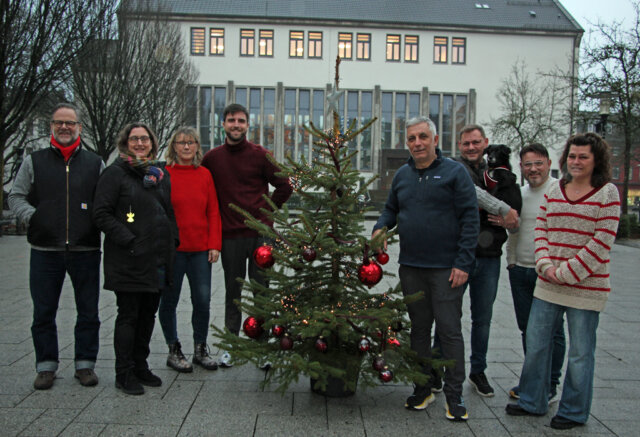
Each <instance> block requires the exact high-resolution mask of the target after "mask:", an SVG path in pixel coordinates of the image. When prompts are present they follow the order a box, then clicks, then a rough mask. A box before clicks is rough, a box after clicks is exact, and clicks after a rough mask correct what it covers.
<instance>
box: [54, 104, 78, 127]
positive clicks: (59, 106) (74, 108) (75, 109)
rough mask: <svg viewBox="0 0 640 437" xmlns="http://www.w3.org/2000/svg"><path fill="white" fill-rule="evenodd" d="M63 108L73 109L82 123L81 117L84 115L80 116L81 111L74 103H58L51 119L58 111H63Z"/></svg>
mask: <svg viewBox="0 0 640 437" xmlns="http://www.w3.org/2000/svg"><path fill="white" fill-rule="evenodd" d="M62 108H67V109H71V110H72V111H73V112H75V113H76V118H77V119H78V121H79V122H82V120H81V117H80V116H81V115H82V114H80V109H78V107H77V106H76V105H74V104H73V103H68V102H62V103H58V104H57V105H56V106H54V107H53V110H52V111H51V117H53V114H55V113H56V111H57V110H58V109H62Z"/></svg>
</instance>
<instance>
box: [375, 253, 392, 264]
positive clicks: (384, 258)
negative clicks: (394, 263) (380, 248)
mask: <svg viewBox="0 0 640 437" xmlns="http://www.w3.org/2000/svg"><path fill="white" fill-rule="evenodd" d="M376 261H378V262H379V263H380V264H382V265H385V264H386V263H388V262H389V255H387V254H386V253H384V252H380V253H378V254H377V255H376Z"/></svg>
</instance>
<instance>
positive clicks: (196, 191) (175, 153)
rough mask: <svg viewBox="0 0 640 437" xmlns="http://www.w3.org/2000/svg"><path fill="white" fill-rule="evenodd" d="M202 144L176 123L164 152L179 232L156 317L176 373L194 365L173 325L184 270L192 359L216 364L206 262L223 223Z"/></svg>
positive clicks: (213, 255)
mask: <svg viewBox="0 0 640 437" xmlns="http://www.w3.org/2000/svg"><path fill="white" fill-rule="evenodd" d="M202 156H203V155H202V147H201V146H200V139H199V136H198V133H197V132H196V130H195V129H193V128H190V127H181V128H179V129H178V130H177V131H176V132H175V134H174V135H173V137H172V138H171V141H170V142H169V148H168V151H167V171H168V172H169V174H170V175H171V202H172V204H173V208H174V211H175V214H176V221H177V223H178V230H179V232H180V246H178V249H177V253H176V259H175V263H174V270H173V285H172V286H171V288H169V289H167V290H166V292H165V293H163V295H162V298H161V299H160V311H159V312H158V317H159V319H160V325H161V326H162V331H163V333H164V338H165V340H166V342H167V345H168V346H169V356H168V357H167V366H169V367H171V368H173V369H175V370H177V371H178V372H191V371H192V370H193V366H192V365H191V363H189V361H187V359H186V358H185V356H184V354H183V353H182V347H181V345H180V341H179V340H178V331H177V328H176V307H177V306H178V301H179V300H180V290H181V288H182V281H183V279H184V276H185V274H186V275H187V279H188V280H189V288H190V289H191V305H192V312H191V326H192V328H193V343H194V353H193V363H194V364H198V365H200V366H202V367H203V368H205V369H207V370H216V369H217V368H218V363H217V362H216V360H215V359H214V358H212V357H211V356H210V355H209V348H208V347H207V332H208V328H209V304H210V301H211V263H214V262H216V261H218V257H219V256H220V248H221V246H222V235H221V232H222V226H221V222H220V212H219V211H218V197H217V196H216V190H215V187H214V184H213V178H212V177H211V173H210V172H209V170H207V169H206V168H204V167H200V163H201V162H202Z"/></svg>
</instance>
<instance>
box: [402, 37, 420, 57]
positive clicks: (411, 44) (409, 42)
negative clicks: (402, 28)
mask: <svg viewBox="0 0 640 437" xmlns="http://www.w3.org/2000/svg"><path fill="white" fill-rule="evenodd" d="M404 62H418V36H417V35H405V37H404Z"/></svg>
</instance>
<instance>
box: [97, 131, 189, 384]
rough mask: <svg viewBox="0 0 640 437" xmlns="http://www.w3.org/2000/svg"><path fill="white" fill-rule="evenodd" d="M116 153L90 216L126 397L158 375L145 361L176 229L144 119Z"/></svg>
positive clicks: (166, 283) (168, 192)
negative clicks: (99, 236) (100, 244)
mask: <svg viewBox="0 0 640 437" xmlns="http://www.w3.org/2000/svg"><path fill="white" fill-rule="evenodd" d="M117 148H118V151H119V152H120V156H119V157H118V158H116V160H115V161H114V162H113V164H111V165H110V166H109V167H107V168H106V169H105V171H104V172H103V173H102V175H101V177H100V180H99V181H98V186H97V188H96V194H95V201H94V210H93V217H94V220H95V222H96V225H97V226H98V228H99V229H100V230H101V231H102V232H104V234H105V239H104V288H105V289H107V290H113V291H115V294H116V304H117V307H118V315H117V317H116V323H115V331H114V335H113V346H114V349H115V355H116V387H117V388H118V389H120V390H122V391H123V392H124V393H127V394H130V395H141V394H143V393H144V388H143V387H142V386H143V385H147V386H151V387H157V386H160V385H161V384H162V380H161V379H160V378H159V377H157V376H156V375H154V374H153V373H151V371H150V370H149V365H148V363H147V357H148V356H149V342H150V341H151V334H152V333H153V326H154V323H155V314H156V311H157V310H158V304H159V302H160V296H161V294H162V293H164V292H165V291H166V290H167V289H168V288H169V287H170V282H171V279H172V278H173V274H172V273H173V272H172V267H173V258H174V254H175V248H176V247H177V246H178V243H179V240H178V229H177V226H176V221H175V217H174V213H173V207H172V206H171V185H170V183H169V175H168V174H167V173H166V171H164V170H163V169H162V168H161V167H160V166H158V163H157V161H156V157H157V153H158V140H157V139H156V136H155V135H154V133H153V132H152V131H151V129H150V128H149V127H148V126H147V125H145V124H144V123H131V124H128V125H127V126H125V128H124V129H123V130H122V131H121V132H120V134H119V136H118V139H117Z"/></svg>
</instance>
